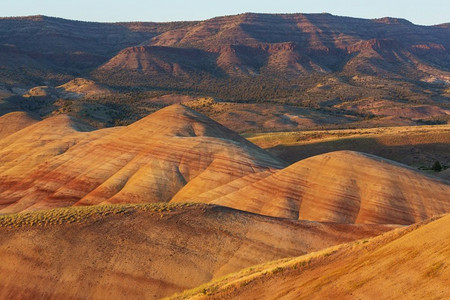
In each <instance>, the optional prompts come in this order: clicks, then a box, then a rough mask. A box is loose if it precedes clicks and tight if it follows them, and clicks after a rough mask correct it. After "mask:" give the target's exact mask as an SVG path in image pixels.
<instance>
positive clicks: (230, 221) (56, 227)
mask: <svg viewBox="0 0 450 300" xmlns="http://www.w3.org/2000/svg"><path fill="white" fill-rule="evenodd" d="M392 228H393V227H391V226H381V225H363V226H361V225H336V224H320V223H315V222H305V221H293V220H282V219H275V218H270V217H264V216H257V215H254V214H250V213H245V212H240V211H235V210H232V209H228V208H223V207H217V206H208V205H204V204H179V205H173V204H164V203H159V204H146V205H126V206H123V205H116V206H92V207H70V208H65V209H56V210H50V211H41V212H32V213H26V214H16V215H6V216H0V255H1V257H2V264H1V265H0V297H1V298H21V299H23V298H36V297H38V298H41V297H45V298H77V299H79V298H90V299H104V298H111V297H113V298H115V299H119V298H120V299H129V298H130V297H133V298H152V299H153V298H160V297H163V296H169V295H171V294H173V293H175V292H180V291H182V290H184V289H187V288H192V287H194V286H197V285H199V284H202V283H205V282H207V281H209V280H211V279H213V278H218V277H221V276H222V275H224V274H227V273H229V272H234V271H237V270H240V269H242V268H245V267H248V266H251V265H254V264H258V263H262V262H264V261H267V260H273V259H278V258H282V257H291V256H298V255H301V254H304V253H308V252H311V251H316V250H318V249H322V248H324V247H329V246H331V245H336V244H339V243H342V242H349V241H352V240H355V239H361V238H367V237H370V236H375V235H378V234H380V233H383V232H385V231H387V230H390V229H392Z"/></svg>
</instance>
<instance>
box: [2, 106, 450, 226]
mask: <svg viewBox="0 0 450 300" xmlns="http://www.w3.org/2000/svg"><path fill="white" fill-rule="evenodd" d="M92 130H93V128H92V127H89V126H88V125H86V124H84V123H82V122H79V121H77V120H75V119H73V118H71V117H68V116H64V115H60V116H55V117H52V118H49V119H46V120H44V121H41V122H38V123H36V124H34V125H31V126H28V127H26V128H24V129H23V130H20V131H18V132H16V133H14V134H12V135H10V136H8V137H6V138H4V139H3V140H0V146H1V147H0V149H1V152H0V154H1V156H0V162H1V167H0V199H1V200H0V213H15V212H20V211H27V210H39V209H45V208H55V207H65V206H72V205H96V204H116V203H149V202H169V201H172V202H204V203H214V204H218V205H222V206H228V207H232V208H236V209H240V210H245V211H250V212H254V213H258V214H263V215H268V216H275V217H282V218H290V219H306V220H316V221H323V222H338V223H382V224H386V223H392V224H411V223H414V222H419V221H422V220H425V219H427V218H429V217H432V216H434V215H436V214H441V213H445V212H449V211H450V202H449V199H450V197H449V196H450V186H449V185H448V183H447V182H445V181H440V180H439V179H437V178H432V177H427V176H424V175H422V174H420V173H418V172H415V171H414V170H412V169H409V168H408V167H406V166H404V165H400V164H396V163H394V162H393V161H387V160H384V159H381V158H378V157H375V156H371V155H366V154H362V153H358V152H351V151H341V152H332V153H328V154H323V155H319V156H315V157H311V158H308V159H305V160H302V161H300V162H297V163H295V164H293V165H291V166H289V167H286V164H285V163H284V162H282V161H280V160H278V159H277V158H275V157H273V156H271V155H270V154H269V153H268V152H266V151H264V150H262V149H260V148H258V147H257V146H255V145H254V144H251V143H250V142H248V141H247V140H245V139H244V138H242V137H241V136H239V135H238V134H236V133H234V132H232V131H231V130H229V129H227V128H225V127H223V126H222V125H220V124H218V123H216V122H214V121H213V120H211V119H209V118H207V117H205V116H204V115H202V114H200V113H198V112H195V111H194V110H192V109H190V108H187V107H185V106H183V105H179V104H176V105H172V106H169V107H167V108H165V109H162V110H160V111H158V112H156V113H153V114H151V115H149V116H147V117H145V118H143V119H141V120H139V121H137V122H135V123H133V124H131V125H129V126H126V127H115V128H109V129H102V130H96V131H92Z"/></svg>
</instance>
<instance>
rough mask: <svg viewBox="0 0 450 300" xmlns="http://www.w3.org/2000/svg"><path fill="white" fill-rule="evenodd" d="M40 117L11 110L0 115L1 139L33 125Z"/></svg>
mask: <svg viewBox="0 0 450 300" xmlns="http://www.w3.org/2000/svg"><path fill="white" fill-rule="evenodd" d="M38 121H39V119H38V118H37V117H35V116H32V115H30V114H28V113H26V112H19V111H18V112H11V113H8V114H5V115H3V116H1V117H0V139H3V138H5V137H7V136H8V135H11V134H13V133H15V132H17V131H19V130H21V129H24V128H25V127H28V126H30V125H33V124H34V123H36V122H38Z"/></svg>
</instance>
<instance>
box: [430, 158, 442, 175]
mask: <svg viewBox="0 0 450 300" xmlns="http://www.w3.org/2000/svg"><path fill="white" fill-rule="evenodd" d="M431 169H432V170H433V171H435V172H440V171H442V166H441V163H440V162H439V161H435V162H434V164H433V166H432V167H431Z"/></svg>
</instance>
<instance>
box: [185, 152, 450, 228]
mask: <svg viewBox="0 0 450 300" xmlns="http://www.w3.org/2000/svg"><path fill="white" fill-rule="evenodd" d="M235 185H236V186H237V187H235V188H230V187H227V186H224V187H219V188H218V189H216V190H215V191H214V193H210V194H209V195H210V196H211V197H213V196H214V197H215V198H209V199H208V198H206V199H205V197H204V196H205V195H200V199H203V201H205V202H210V203H215V204H219V205H224V206H229V207H233V208H237V209H241V210H246V211H251V212H254V213H259V214H263V215H270V216H275V217H284V218H298V219H305V220H314V221H323V222H337V223H381V224H412V223H415V222H419V221H422V220H425V219H427V218H430V217H432V216H434V215H438V214H442V213H446V212H450V186H449V185H448V183H446V182H444V181H440V180H439V179H437V178H432V177H428V176H425V175H422V174H420V173H418V172H416V171H414V170H413V169H410V168H408V167H407V166H404V165H401V164H398V163H394V162H393V161H388V160H385V159H382V158H378V157H376V156H372V155H368V154H363V153H358V152H353V151H338V152H331V153H327V154H322V155H318V156H314V157H311V158H308V159H305V160H302V161H300V162H297V163H295V164H293V165H291V166H289V167H287V168H285V169H283V170H281V171H277V172H276V173H274V174H272V175H270V176H265V177H264V178H262V179H261V178H256V179H254V180H250V182H247V183H246V184H245V185H244V186H239V184H238V183H235ZM193 200H194V199H193Z"/></svg>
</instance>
